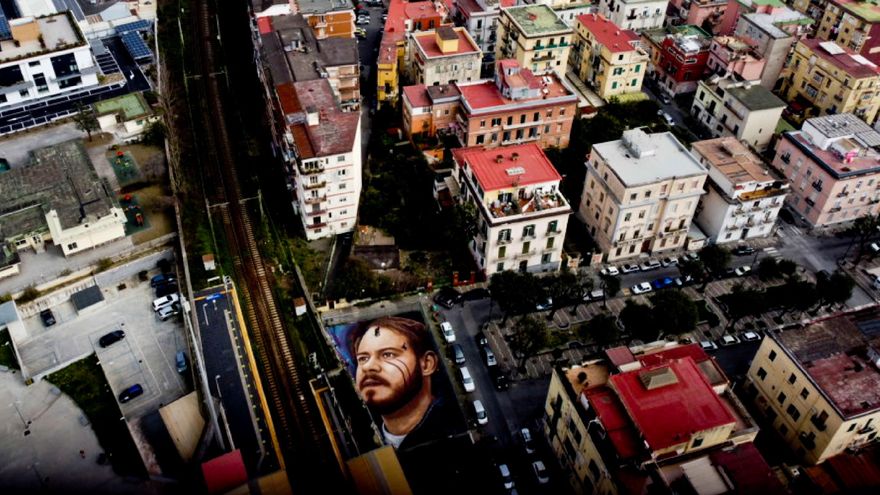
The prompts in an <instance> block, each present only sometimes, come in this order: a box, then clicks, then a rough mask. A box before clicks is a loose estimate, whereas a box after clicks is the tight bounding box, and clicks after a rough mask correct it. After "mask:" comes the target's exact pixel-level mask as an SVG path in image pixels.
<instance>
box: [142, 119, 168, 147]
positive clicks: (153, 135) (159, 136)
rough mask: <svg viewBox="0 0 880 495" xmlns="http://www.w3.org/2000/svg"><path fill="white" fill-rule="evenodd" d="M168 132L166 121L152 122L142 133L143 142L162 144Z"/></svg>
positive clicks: (152, 144) (154, 144)
mask: <svg viewBox="0 0 880 495" xmlns="http://www.w3.org/2000/svg"><path fill="white" fill-rule="evenodd" d="M166 133H167V131H166V129H165V123H163V122H162V121H161V120H157V121H154V122H150V123H149V124H147V126H146V127H145V128H144V132H143V134H141V142H142V143H144V144H148V145H151V146H162V144H163V143H164V142H165V135H166Z"/></svg>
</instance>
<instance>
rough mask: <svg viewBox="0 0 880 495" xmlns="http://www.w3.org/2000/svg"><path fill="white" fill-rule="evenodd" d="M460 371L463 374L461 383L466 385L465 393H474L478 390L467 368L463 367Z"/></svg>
mask: <svg viewBox="0 0 880 495" xmlns="http://www.w3.org/2000/svg"><path fill="white" fill-rule="evenodd" d="M459 371H460V372H461V383H462V384H463V385H464V391H465V392H473V391H474V390H476V386H474V379H473V378H472V377H471V372H470V371H469V370H468V369H467V366H462V367H461V369H460V370H459Z"/></svg>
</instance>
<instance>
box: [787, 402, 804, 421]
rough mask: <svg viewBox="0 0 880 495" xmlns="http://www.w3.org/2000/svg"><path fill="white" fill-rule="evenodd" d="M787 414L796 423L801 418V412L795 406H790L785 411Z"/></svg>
mask: <svg viewBox="0 0 880 495" xmlns="http://www.w3.org/2000/svg"><path fill="white" fill-rule="evenodd" d="M785 412H786V413H788V415H789V416H791V419H793V420H795V421H797V420H798V419H799V418H800V417H801V412H800V411H798V410H797V408H796V407H794V404H789V405H788V407H787V408H786V409H785Z"/></svg>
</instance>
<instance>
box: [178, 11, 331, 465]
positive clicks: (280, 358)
mask: <svg viewBox="0 0 880 495" xmlns="http://www.w3.org/2000/svg"><path fill="white" fill-rule="evenodd" d="M190 5H192V8H193V9H194V12H193V14H194V15H193V16H192V18H193V24H194V25H193V26H192V27H193V29H194V34H195V35H196V40H197V41H198V42H197V43H195V45H197V46H194V47H190V50H191V51H192V52H193V59H194V61H195V62H196V64H197V65H196V70H197V71H198V73H199V74H200V75H201V76H200V77H193V78H192V79H193V81H195V83H194V84H193V83H191V87H193V86H194V87H195V88H194V89H195V90H196V91H195V93H196V94H197V96H198V98H199V105H200V111H201V115H202V121H203V122H204V123H206V124H207V125H206V126H205V129H203V135H204V138H205V141H206V142H204V143H202V144H201V145H200V149H202V150H204V152H205V154H206V155H207V156H205V157H204V160H203V163H206V164H209V165H208V166H207V167H206V168H207V169H209V170H205V171H204V176H205V191H206V193H207V194H211V195H212V196H213V197H212V198H210V199H211V200H212V201H214V202H215V203H217V204H223V205H225V206H224V207H221V208H220V209H219V211H220V213H221V218H222V225H223V232H224V234H225V238H226V241H227V244H228V246H229V252H230V255H231V257H232V259H233V266H234V271H235V277H236V280H237V281H238V283H239V291H240V293H241V294H242V298H243V301H244V308H245V314H246V318H247V323H248V327H249V329H250V332H251V335H252V340H253V341H254V342H255V343H256V346H255V347H256V349H255V350H256V351H257V355H258V356H259V361H260V365H261V367H262V377H254V378H255V379H260V378H262V380H263V383H264V389H265V390H266V392H267V400H268V402H269V404H270V406H271V407H272V408H273V411H271V412H270V413H274V414H273V417H274V418H275V424H276V430H277V434H278V437H279V441H280V442H281V445H282V449H284V450H285V452H286V453H287V454H288V457H292V458H295V459H291V460H294V461H295V462H288V463H287V466H288V468H289V469H293V470H295V471H300V473H301V475H302V476H303V477H302V478H300V477H299V476H291V479H295V478H299V480H298V481H300V482H303V481H304V480H306V479H309V478H313V477H319V475H320V471H315V469H316V468H319V467H320V466H321V465H325V466H326V465H327V464H326V463H324V462H322V460H321V458H322V457H323V456H321V455H315V454H316V453H323V452H326V450H325V448H322V447H323V444H324V439H323V435H322V434H320V433H319V430H318V428H317V424H316V422H315V419H314V418H316V417H317V416H316V415H317V410H316V407H315V405H314V404H313V403H312V402H311V400H310V394H309V392H308V383H307V381H306V379H305V378H304V374H303V373H302V372H301V370H300V366H299V363H298V362H297V360H296V357H295V355H294V353H293V352H292V350H291V345H290V338H289V336H288V333H287V329H286V328H285V325H284V320H283V319H282V318H281V315H280V313H279V310H278V304H277V301H276V300H275V295H274V293H273V290H272V275H271V274H269V273H268V272H267V269H266V264H265V263H264V260H263V257H262V255H261V253H260V249H259V242H258V240H257V238H256V235H255V233H254V227H253V224H252V220H251V217H250V213H249V212H248V211H247V209H246V208H245V206H244V197H243V195H242V190H241V185H240V183H239V179H238V175H237V170H236V163H237V158H238V157H239V156H240V155H238V154H237V153H235V149H234V148H233V145H232V141H231V139H230V133H229V128H228V126H227V122H226V119H225V118H224V116H225V115H226V113H225V108H224V100H225V97H228V96H229V95H227V94H226V90H227V88H226V78H225V75H224V74H223V73H218V68H220V67H221V66H222V64H220V61H221V60H220V58H219V57H218V52H217V46H216V45H215V43H216V41H217V40H218V33H216V30H215V28H214V26H216V25H217V24H216V23H215V12H216V10H215V6H214V5H213V4H212V2H211V1H210V0H194V1H193V2H191V4H190ZM210 164H214V165H215V166H214V167H211V166H210ZM242 330H243V331H247V330H246V329H242Z"/></svg>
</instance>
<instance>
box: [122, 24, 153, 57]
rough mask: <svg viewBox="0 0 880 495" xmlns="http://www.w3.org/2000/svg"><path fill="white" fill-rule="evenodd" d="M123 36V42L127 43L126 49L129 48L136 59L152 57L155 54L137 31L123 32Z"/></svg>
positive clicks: (129, 51)
mask: <svg viewBox="0 0 880 495" xmlns="http://www.w3.org/2000/svg"><path fill="white" fill-rule="evenodd" d="M121 38H122V44H123V45H125V49H126V50H128V53H130V54H131V57H132V58H133V59H135V61H138V60H143V59H146V58H151V57H152V56H153V52H151V51H150V48H149V47H148V46H147V44H146V43H145V42H144V39H143V38H141V35H140V34H139V33H138V32H137V31H128V32H127V33H122V36H121Z"/></svg>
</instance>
